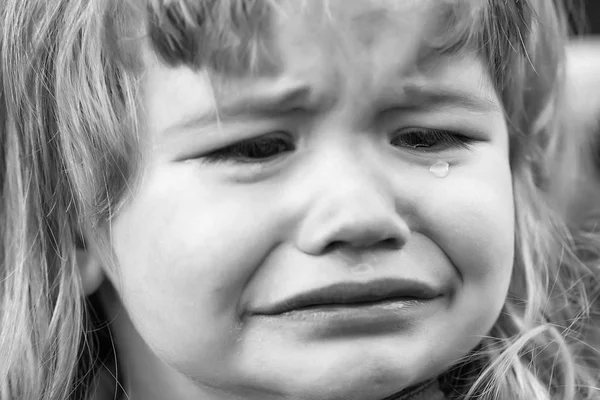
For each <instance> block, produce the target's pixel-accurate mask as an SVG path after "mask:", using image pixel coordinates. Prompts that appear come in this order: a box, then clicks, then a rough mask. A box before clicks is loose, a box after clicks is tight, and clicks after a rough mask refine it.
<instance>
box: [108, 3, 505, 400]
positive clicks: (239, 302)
mask: <svg viewBox="0 0 600 400" xmlns="http://www.w3.org/2000/svg"><path fill="white" fill-rule="evenodd" d="M290 3H292V5H290V6H287V7H288V9H286V10H284V11H285V12H286V14H287V15H288V19H285V17H283V16H280V17H279V18H281V20H279V23H278V24H277V25H276V27H275V34H274V37H275V38H276V40H277V43H278V46H279V49H280V56H281V60H282V68H281V70H280V72H279V73H277V74H276V75H274V76H270V77H269V76H263V77H261V78H246V79H243V80H241V79H240V80H235V81H233V80H232V81H229V84H228V85H226V86H223V87H221V86H219V87H217V86H215V87H211V85H210V84H209V81H208V80H207V78H206V76H205V75H204V74H202V73H195V72H193V71H192V70H190V69H187V68H168V67H165V66H164V65H162V64H160V63H159V62H157V61H156V60H153V59H152V56H151V55H149V53H148V60H147V61H148V65H147V67H148V69H147V73H146V74H145V77H144V80H143V83H142V85H143V86H142V99H143V103H144V106H145V112H146V114H145V121H144V123H145V131H144V133H145V134H146V135H147V137H148V138H149V140H150V141H151V146H149V153H148V155H147V165H146V167H145V174H144V177H143V179H142V180H141V184H140V187H139V191H138V192H137V193H136V195H135V196H134V197H133V199H132V200H131V202H130V203H129V204H128V205H127V206H126V207H125V208H124V209H123V210H122V211H121V212H120V214H119V215H118V217H117V218H116V219H115V221H114V223H113V226H112V234H113V243H114V246H115V252H116V255H117V258H118V261H119V264H120V265H119V267H118V270H117V271H113V272H109V276H110V277H111V279H112V280H113V282H114V283H115V286H116V288H117V292H118V294H119V296H120V298H121V300H122V303H123V305H124V308H125V310H126V311H127V312H128V316H129V318H130V322H131V326H129V327H128V324H129V321H128V320H127V321H126V320H125V318H124V317H123V316H121V317H120V319H119V320H118V322H117V323H116V326H115V333H116V335H117V338H118V344H121V346H122V347H127V348H128V349H129V350H127V349H125V350H124V357H123V360H122V361H123V363H124V364H125V365H126V366H127V367H130V368H138V369H139V368H145V371H142V372H141V375H143V376H145V378H144V379H145V380H147V381H145V382H144V383H143V384H144V385H147V386H148V387H153V386H152V385H153V384H156V385H157V386H160V387H161V388H163V389H164V390H165V391H167V390H168V391H169V392H170V393H183V392H184V391H185V393H188V394H190V396H191V394H193V395H194V396H200V395H201V394H203V395H204V396H205V397H197V398H210V395H207V392H206V391H205V390H208V389H207V388H208V387H209V388H211V389H210V390H211V393H212V395H213V396H214V397H215V398H221V397H222V398H232V396H233V395H232V394H231V393H237V394H239V395H240V396H243V397H244V398H248V397H252V398H257V399H266V398H283V397H286V396H289V398H295V399H296V398H306V399H311V398H318V399H328V398H344V399H352V398H356V399H370V398H382V397H384V396H386V395H389V394H391V393H394V392H396V391H399V390H400V389H402V388H404V387H406V386H409V385H411V384H415V383H418V382H420V381H422V380H425V379H427V378H429V377H433V376H435V375H436V374H439V373H441V372H443V371H444V370H445V369H446V368H447V367H448V366H449V364H451V363H452V362H453V361H455V360H456V359H457V358H459V357H461V356H463V355H465V354H466V353H467V352H468V351H469V350H471V349H472V348H473V347H474V346H476V344H477V343H478V342H479V340H480V338H481V336H482V335H486V334H487V333H488V331H489V330H490V328H491V327H492V325H493V324H494V322H495V320H496V318H497V317H498V315H499V313H500V310H501V307H502V305H503V303H504V300H505V296H506V293H507V289H508V285H509V279H510V275H511V270H512V263H513V240H514V225H513V220H514V215H513V197H512V184H511V171H510V166H509V158H508V133H507V127H506V124H505V121H504V118H503V114H502V110H501V104H500V102H499V100H498V97H497V96H496V94H495V92H494V89H493V87H492V83H491V80H490V77H489V76H488V75H487V73H486V71H485V68H484V65H483V64H482V63H481V62H480V61H478V60H477V59H475V58H474V57H473V53H468V52H465V53H464V54H462V55H461V56H456V57H452V58H445V59H441V58H439V59H437V60H435V59H434V58H431V57H430V58H427V57H425V58H423V59H422V60H420V62H421V64H420V65H419V66H418V67H417V56H418V55H423V54H424V53H425V52H423V51H420V50H423V49H422V48H421V47H422V45H423V42H422V41H423V39H424V38H425V36H426V34H425V31H426V30H427V29H430V28H431V27H432V26H434V25H435V21H432V20H431V19H432V15H433V13H432V10H433V9H435V7H436V4H435V3H437V2H423V3H422V4H429V3H431V5H428V6H419V7H414V6H412V7H411V6H407V5H406V4H409V3H410V4H412V3H415V4H416V3H419V4H421V2H405V3H402V2H400V3H401V5H398V3H399V2H397V1H391V0H389V1H384V0H379V1H361V2H350V1H345V0H332V1H329V3H330V4H329V12H330V14H331V18H332V20H333V21H335V22H334V24H335V26H336V27H335V28H331V25H330V23H329V22H328V19H327V18H329V17H322V16H321V17H318V16H316V15H315V14H314V13H313V12H315V13H316V12H317V10H321V6H320V5H318V6H317V4H320V2H317V1H314V2H296V1H294V2H290ZM302 3H308V4H309V5H308V6H307V7H309V8H308V10H305V11H304V14H302V13H301V12H300V10H298V9H296V8H298V7H300V6H299V5H300V4H302ZM388 4H390V7H393V8H395V9H396V10H397V12H392V11H390V10H386V5H388ZM402 4H405V5H402ZM311 7H312V8H314V10H312V11H311ZM319 18H320V19H319ZM213 89H214V90H213ZM213 96H216V100H217V104H218V105H219V112H218V118H217V116H216V115H215V114H214V113H213V106H214V104H215V102H214V97H213ZM432 130H436V131H437V133H436V132H434V131H432ZM419 132H421V133H419ZM451 135H461V136H451ZM463 137H466V138H468V140H469V141H471V142H470V143H468V145H466V146H465V145H464V143H463ZM240 142H244V143H245V144H243V145H240ZM229 146H234V147H229ZM223 149H225V150H223ZM438 161H445V162H448V163H449V164H450V169H449V174H448V176H447V177H440V176H436V175H435V174H434V173H432V172H430V170H429V169H430V166H432V165H433V164H435V163H436V162H438ZM442 169H443V168H442ZM418 283H419V284H421V285H423V286H425V288H426V289H425V290H423V289H422V288H421V289H419V288H418ZM332 286H336V287H338V289H339V292H336V291H335V290H332V289H331V287H332ZM386 288H387V289H386ZM388 289H389V290H390V291H389V292H387V291H386V290H388ZM316 290H323V293H321V294H320V295H315V296H308V297H309V299H308V300H307V301H308V303H306V302H302V301H300V302H295V300H294V299H295V298H296V297H297V296H300V297H302V296H303V295H304V294H307V293H310V292H313V291H316ZM377 296H383V298H378V297H377ZM407 297H416V298H417V299H416V300H415V299H413V300H411V299H407ZM361 301H365V302H366V303H363V304H350V303H357V302H361ZM332 303H340V304H332ZM307 305H312V306H311V307H305V308H299V307H301V306H307ZM280 306H283V307H284V309H286V308H285V307H288V308H291V309H292V311H291V312H288V313H282V312H281V311H282V310H283V309H281V308H280ZM132 327H134V328H135V329H134V330H132ZM123 332H127V333H126V334H125V333H123ZM138 335H139V336H138ZM119 340H120V341H121V342H123V343H119ZM142 341H143V342H145V345H143V346H140V343H142ZM131 349H135V350H131ZM136 363H137V365H136ZM153 374H155V375H153ZM129 375H130V376H131V377H132V379H133V380H134V381H135V379H136V378H135V372H131V371H130V372H129ZM183 376H186V377H187V378H190V379H183V378H181V377H183ZM158 382H159V383H158ZM169 385H172V386H169ZM184 388H185V389H184ZM177 391H179V392H177ZM218 393H228V394H223V395H222V396H220V395H218ZM206 396H208V397H206ZM183 397H184V396H182V398H183ZM185 398H187V397H185Z"/></svg>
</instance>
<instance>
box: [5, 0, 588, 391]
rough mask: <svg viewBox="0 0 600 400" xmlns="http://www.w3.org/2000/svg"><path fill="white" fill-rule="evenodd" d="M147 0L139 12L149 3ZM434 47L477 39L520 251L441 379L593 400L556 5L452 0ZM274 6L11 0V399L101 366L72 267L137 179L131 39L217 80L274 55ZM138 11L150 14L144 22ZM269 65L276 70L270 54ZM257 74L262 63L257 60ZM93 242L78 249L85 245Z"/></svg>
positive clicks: (60, 385)
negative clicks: (554, 178) (560, 157)
mask: <svg viewBox="0 0 600 400" xmlns="http://www.w3.org/2000/svg"><path fill="white" fill-rule="evenodd" d="M140 3H143V5H142V6H141V8H140ZM443 4H444V8H443V10H444V12H446V16H445V19H444V20H445V21H448V24H447V26H445V27H444V32H443V33H444V34H443V35H441V37H443V40H439V41H434V42H433V43H432V46H434V47H435V49H436V50H437V51H439V52H440V53H453V52H457V51H460V50H461V49H463V48H470V49H475V50H476V51H478V52H479V54H480V56H481V57H482V59H483V60H484V61H485V62H486V65H487V67H488V69H489V71H490V74H491V76H492V78H493V79H494V84H495V87H496V90H497V92H498V93H499V94H500V96H501V99H502V102H503V105H504V108H505V110H506V119H507V121H508V123H509V126H510V132H511V137H510V145H511V152H510V157H511V160H510V161H511V167H512V171H513V183H514V193H515V204H516V227H517V237H516V239H515V246H516V256H515V268H514V276H513V281H512V284H511V290H510V293H509V295H508V297H507V299H506V303H505V306H504V309H503V312H502V314H501V315H500V317H499V318H498V321H497V323H496V324H495V326H494V328H493V329H492V331H491V332H490V334H489V336H488V337H485V338H483V339H482V342H481V344H480V346H479V347H478V348H477V349H476V350H475V351H473V352H472V353H471V354H469V355H468V356H466V357H465V358H464V359H463V360H459V362H457V363H456V365H455V366H454V367H453V368H452V369H451V370H450V371H449V372H448V373H447V374H445V376H444V377H443V382H444V383H445V386H446V388H447V390H448V395H449V396H450V397H452V398H473V397H477V398H482V399H527V400H532V399H533V400H545V399H551V398H552V399H561V400H570V399H582V400H583V399H592V398H597V396H598V395H599V392H598V390H597V389H596V387H595V386H596V385H597V379H596V377H595V375H597V370H596V369H595V368H596V366H597V364H598V363H597V361H596V359H597V356H596V355H595V354H594V353H593V352H592V351H591V349H589V346H586V343H585V342H584V341H582V337H583V336H582V335H584V334H585V333H586V329H587V327H588V326H590V323H589V321H588V315H587V314H586V310H587V309H588V296H589V295H590V294H591V285H590V282H592V280H595V279H596V272H595V271H591V270H590V268H589V267H587V266H586V265H585V264H584V263H582V262H581V261H580V260H579V259H578V258H577V257H576V255H575V254H574V252H573V246H572V241H571V239H570V236H569V232H568V231H567V230H566V228H565V227H564V225H563V223H562V222H561V220H560V218H559V217H558V216H557V214H556V213H555V212H553V210H552V207H551V204H549V202H548V196H547V194H546V188H547V186H548V182H549V179H551V176H548V174H547V173H546V168H544V165H545V163H546V162H547V160H546V159H545V157H547V156H546V155H547V154H548V153H547V148H548V146H550V145H551V144H552V143H553V138H554V137H555V136H557V135H558V132H559V130H560V129H562V128H563V127H564V120H563V119H564V114H563V112H562V108H563V107H562V105H561V104H560V101H561V100H560V99H561V94H562V90H563V65H564V61H563V58H564V55H563V47H564V43H565V40H566V29H567V28H566V23H565V21H564V14H565V13H564V10H563V9H562V8H561V6H560V5H559V4H558V3H556V4H555V3H554V2H552V1H549V0H520V1H519V0H512V1H511V0H507V1H496V0H487V1H484V0H445V1H444V2H443ZM276 6H277V1H275V0H272V1H261V0H245V1H243V0H212V1H209V0H205V1H200V0H196V1H192V0H147V2H144V1H141V0H139V1H137V2H135V4H134V2H133V1H130V2H128V1H120V0H104V1H98V0H56V1H47V0H4V1H3V3H2V5H0V7H1V8H0V29H1V36H0V63H1V64H0V85H1V90H0V148H1V151H2V153H1V154H2V165H1V166H0V184H1V186H0V187H1V189H0V190H1V202H2V206H1V207H0V216H1V218H0V224H2V227H1V228H0V239H1V240H0V247H1V250H2V268H1V269H0V297H1V299H0V318H1V319H0V360H1V361H0V397H1V398H2V399H4V398H8V399H12V398H31V399H34V398H35V399H43V400H58V399H68V398H73V399H79V398H83V397H84V396H86V395H89V394H90V391H91V388H92V387H93V382H94V380H95V379H96V378H97V375H98V371H99V369H100V368H101V367H102V365H101V364H102V361H103V360H99V359H98V354H99V349H100V348H101V347H102V346H103V345H106V344H105V343H104V344H103V343H101V342H100V343H98V335H97V334H96V330H97V329H98V324H99V323H100V324H101V323H102V322H101V321H100V322H98V321H96V322H93V319H92V316H91V315H90V310H91V308H90V307H89V305H88V304H86V299H85V297H84V293H83V289H82V286H81V283H80V278H79V274H78V270H77V265H76V261H75V259H76V257H75V253H76V248H77V245H78V241H79V240H78V238H79V237H80V236H81V233H82V232H92V234H93V235H95V236H94V238H95V241H96V242H97V241H100V242H101V243H103V245H102V246H101V247H105V248H106V249H109V248H110V246H109V240H108V236H107V235H108V233H109V228H108V224H109V223H110V220H111V219H112V218H113V216H114V215H116V214H117V212H118V209H119V207H120V206H121V205H122V204H123V203H124V202H125V201H126V200H127V198H128V197H129V196H128V195H129V194H130V193H131V191H132V190H131V187H132V185H133V183H134V182H135V180H136V177H138V176H139V171H138V169H139V164H140V162H139V161H140V158H141V150H140V149H141V147H142V146H143V138H142V137H141V136H140V135H138V115H137V110H138V104H137V95H136V90H137V87H138V78H139V74H140V71H141V68H140V57H139V54H138V51H137V50H138V46H136V45H135V43H136V40H135V37H136V35H139V34H140V33H141V32H147V34H148V36H149V39H150V43H151V45H152V48H153V50H154V51H155V53H156V54H157V55H158V56H159V57H160V58H161V59H162V60H163V62H164V63H166V64H167V65H172V66H175V65H187V66H189V67H192V68H206V69H208V70H212V71H213V72H215V73H217V74H220V75H225V76H227V75H239V74H244V73H248V71H256V70H257V69H260V67H261V66H260V65H259V64H260V63H263V62H264V60H265V59H268V55H269V44H268V41H267V39H266V37H267V36H268V27H269V18H270V16H271V14H272V11H273V10H274V9H275V8H276ZM140 11H142V12H143V14H145V15H146V18H141V21H140V18H139V17H137V18H136V17H135V16H134V15H140ZM266 64H269V63H266ZM257 66H258V67H257ZM80 245H81V243H80Z"/></svg>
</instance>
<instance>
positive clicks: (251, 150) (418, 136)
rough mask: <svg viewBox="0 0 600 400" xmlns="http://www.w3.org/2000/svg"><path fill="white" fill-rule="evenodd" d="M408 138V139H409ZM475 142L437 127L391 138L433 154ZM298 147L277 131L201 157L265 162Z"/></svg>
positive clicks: (215, 161) (238, 161)
mask: <svg viewBox="0 0 600 400" xmlns="http://www.w3.org/2000/svg"><path fill="white" fill-rule="evenodd" d="M398 139H403V140H404V143H403V144H400V145H396V142H397V140H398ZM407 139H409V140H408V142H407ZM432 142H433V143H432ZM474 142H475V140H474V139H471V138H469V137H466V136H463V135H460V134H457V133H454V132H450V131H443V130H437V129H412V130H408V131H398V133H397V134H396V135H394V136H393V137H392V140H391V144H392V145H393V146H397V147H403V148H408V149H411V150H413V151H419V152H431V153H435V152H440V151H444V150H449V149H451V148H462V149H470V147H471V145H472V144H473V143H474ZM440 146H441V148H440ZM295 149H296V146H295V144H294V143H293V141H292V140H291V138H290V137H289V135H288V134H284V133H275V134H267V135H264V136H260V137H257V138H254V139H249V140H244V141H242V142H239V143H235V144H232V145H230V146H226V147H223V148H221V149H219V150H216V151H213V152H211V153H208V154H206V155H204V156H202V157H200V158H201V159H202V160H203V161H205V162H207V163H215V164H216V163H221V162H232V163H240V164H264V163H268V162H269V161H272V160H273V159H275V158H277V157H278V156H281V155H282V154H285V153H289V152H292V151H294V150H295ZM261 153H262V154H261Z"/></svg>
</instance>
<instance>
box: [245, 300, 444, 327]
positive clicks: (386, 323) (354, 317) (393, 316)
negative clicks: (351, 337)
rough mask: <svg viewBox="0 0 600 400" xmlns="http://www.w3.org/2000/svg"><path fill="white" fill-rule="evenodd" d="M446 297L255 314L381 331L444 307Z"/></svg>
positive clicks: (307, 324)
mask: <svg viewBox="0 0 600 400" xmlns="http://www.w3.org/2000/svg"><path fill="white" fill-rule="evenodd" d="M441 303H442V298H441V297H436V298H433V299H395V300H387V301H381V302H374V303H360V304H344V305H328V306H322V307H321V306H317V307H308V308H303V309H298V310H292V311H288V312H285V313H282V314H276V315H260V314H257V315H254V317H259V318H261V319H268V320H269V321H270V322H274V323H277V324H296V325H301V326H304V327H306V328H310V329H317V330H319V331H322V332H327V333H330V334H331V333H347V334H352V333H354V334H377V333H382V332H385V331H397V330H401V329H406V328H407V327H409V326H411V324H413V323H415V322H416V321H418V320H422V319H424V318H426V317H428V316H430V315H432V314H433V313H435V312H436V311H437V310H438V308H439V307H441Z"/></svg>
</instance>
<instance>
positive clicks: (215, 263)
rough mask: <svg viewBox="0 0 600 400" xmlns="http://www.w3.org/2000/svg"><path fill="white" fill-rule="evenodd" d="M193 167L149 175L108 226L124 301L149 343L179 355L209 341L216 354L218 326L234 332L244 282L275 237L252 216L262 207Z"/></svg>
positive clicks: (220, 339)
mask: <svg viewBox="0 0 600 400" xmlns="http://www.w3.org/2000/svg"><path fill="white" fill-rule="evenodd" d="M192 169H193V168H187V169H186V168H177V169H172V170H166V171H165V172H155V173H153V174H152V175H151V176H148V177H147V179H146V180H145V183H144V185H143V187H142V188H141V190H140V192H139V193H137V195H136V198H135V200H134V201H133V202H132V203H131V204H129V205H128V207H127V208H126V209H124V210H123V212H122V213H121V214H120V215H119V217H118V218H117V219H116V220H115V222H114V224H113V230H112V232H113V245H114V248H115V253H116V255H117V259H118V261H119V267H118V271H117V273H118V275H117V276H116V279H115V281H116V282H115V283H116V285H115V286H116V287H117V291H118V292H119V295H120V297H121V299H122V301H123V303H124V305H125V308H126V309H127V311H128V313H129V316H130V318H131V320H132V321H133V323H134V325H135V326H136V328H137V330H138V331H139V333H140V334H141V335H142V337H144V339H145V341H146V342H147V343H148V344H149V345H150V347H152V348H154V350H155V351H157V352H162V353H164V354H172V355H176V356H177V357H178V358H179V361H178V362H185V361H184V360H183V359H184V358H187V357H189V358H190V359H193V358H196V357H197V355H198V354H202V357H203V358H204V359H206V358H210V357H208V356H207V349H213V351H214V352H215V357H216V354H217V353H218V352H219V350H220V349H222V346H223V344H227V343H228V338H227V337H224V336H222V335H220V334H218V332H221V333H223V332H232V326H235V325H236V323H237V307H238V301H239V299H240V297H241V293H242V291H243V288H244V287H245V284H246V282H247V281H248V279H250V277H251V275H252V273H253V272H254V269H255V268H256V266H257V265H260V261H261V260H262V258H263V257H264V255H265V254H266V253H267V252H268V249H269V248H270V246H271V245H272V243H269V240H268V238H269V237H270V236H271V235H269V234H268V233H267V232H268V231H269V229H270V227H269V225H268V224H262V225H257V223H256V221H257V220H261V219H260V216H259V215H257V213H259V212H261V211H260V210H261V209H264V208H265V207H260V208H259V207H253V204H254V203H253V202H252V201H251V199H248V198H246V199H245V201H243V202H241V201H239V199H238V198H236V197H234V196H232V195H229V193H227V192H226V191H225V190H224V189H221V188H220V187H219V186H217V185H211V184H210V181H208V182H204V183H205V184H203V185H199V184H198V183H197V182H198V177H197V176H196V175H194V173H193V171H192ZM174 172H175V173H174ZM250 197H251V196H250ZM267 208H268V207H267ZM262 220H265V219H264V218H262ZM206 326H210V327H211V328H210V329H205V327H206ZM225 336H227V335H225ZM229 339H230V340H229V341H230V342H231V343H233V342H234V340H235V337H234V332H232V335H231V338H229ZM231 343H230V344H231ZM181 349H185V351H184V352H182V351H180V350H181ZM196 359H197V358H196Z"/></svg>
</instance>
